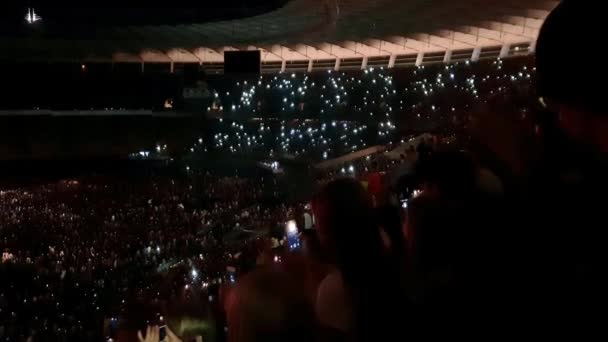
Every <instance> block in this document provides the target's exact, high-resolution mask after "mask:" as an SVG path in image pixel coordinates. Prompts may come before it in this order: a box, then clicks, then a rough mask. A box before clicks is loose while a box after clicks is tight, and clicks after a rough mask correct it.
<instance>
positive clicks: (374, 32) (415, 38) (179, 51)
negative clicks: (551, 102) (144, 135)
mask: <svg viewBox="0 0 608 342" xmlns="http://www.w3.org/2000/svg"><path fill="white" fill-rule="evenodd" d="M558 3H559V1H557V0H374V1H370V0H293V1H291V2H289V3H288V4H287V5H286V6H285V7H283V8H281V9H278V10H276V11H274V12H270V13H267V14H264V15H260V16H256V17H252V18H247V19H240V20H231V21H222V22H214V23H207V24H194V25H177V26H169V25H162V26H144V27H127V28H112V29H100V31H99V32H98V34H97V38H96V39H95V40H78V41H73V40H62V39H44V38H27V39H23V38H18V39H6V38H2V39H0V52H1V54H0V56H2V57H0V58H4V59H11V60H15V59H17V60H37V61H58V62H59V61H64V62H82V63H89V62H102V63H106V62H107V63H110V62H111V63H142V64H145V63H168V64H171V65H173V64H174V63H200V64H203V65H208V66H210V69H213V70H216V71H218V72H221V69H222V68H221V64H223V60H224V56H223V53H224V51H226V50H261V52H262V71H263V72H277V71H289V70H308V71H310V70H313V69H348V68H351V69H355V68H359V69H360V68H365V67H367V66H385V67H394V66H400V65H407V64H416V65H420V64H425V63H431V62H434V63H436V62H451V61H458V60H477V59H480V58H486V57H488V58H489V57H492V58H496V57H507V56H511V55H517V54H527V53H530V52H533V51H534V47H535V45H536V38H537V36H538V32H539V29H540V27H541V25H542V23H543V21H544V19H545V18H546V17H547V15H548V14H549V13H550V11H551V10H552V9H553V8H554V7H555V6H557V4H558Z"/></svg>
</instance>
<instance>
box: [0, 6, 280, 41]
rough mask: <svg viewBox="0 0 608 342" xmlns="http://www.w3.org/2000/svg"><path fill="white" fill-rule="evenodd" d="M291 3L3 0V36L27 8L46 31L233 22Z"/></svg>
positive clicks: (20, 23) (19, 22)
mask: <svg viewBox="0 0 608 342" xmlns="http://www.w3.org/2000/svg"><path fill="white" fill-rule="evenodd" d="M287 1H288V0H217V1H216V0H214V1H209V0H198V1H193V0H189V1H186V0H169V1H167V3H169V4H170V5H171V7H170V6H169V5H166V6H162V7H159V6H158V5H155V4H156V3H157V2H156V1H142V0H122V1H119V0H103V1H101V0H81V1H75V0H52V1H49V0H31V1H28V0H2V1H1V4H0V22H1V24H0V25H1V26H3V30H2V31H3V33H4V34H7V33H10V31H12V30H15V32H18V31H19V30H20V29H21V28H22V26H23V25H24V22H25V20H24V18H25V14H26V11H27V8H28V6H31V7H33V8H35V10H36V12H37V13H38V14H39V15H40V16H41V17H42V18H43V22H44V25H45V28H46V29H53V30H61V29H74V28H77V27H85V26H88V27H91V26H107V25H121V26H122V25H144V24H182V23H183V24H186V23H195V22H199V23H200V22H209V21H217V20H223V19H234V18H240V17H247V16H251V15H256V14H261V13H264V12H268V11H271V10H273V9H275V8H278V7H280V6H282V5H284V4H285V3H286V2H287Z"/></svg>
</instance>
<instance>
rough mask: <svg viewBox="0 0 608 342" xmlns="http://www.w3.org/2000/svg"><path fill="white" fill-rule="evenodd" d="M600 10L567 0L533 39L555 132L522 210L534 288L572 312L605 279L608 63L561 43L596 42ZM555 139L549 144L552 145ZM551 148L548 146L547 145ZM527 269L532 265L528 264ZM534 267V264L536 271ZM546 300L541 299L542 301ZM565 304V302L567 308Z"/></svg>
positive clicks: (593, 296) (593, 300)
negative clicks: (567, 50) (570, 55)
mask: <svg viewBox="0 0 608 342" xmlns="http://www.w3.org/2000/svg"><path fill="white" fill-rule="evenodd" d="M604 20H605V11H604V9H603V8H602V7H601V5H600V3H598V2H596V1H578V0H577V1H571V0H565V1H562V3H560V5H559V6H558V7H557V8H556V9H555V10H554V11H553V12H552V13H551V14H550V15H549V17H548V18H547V20H546V21H545V23H544V25H543V27H542V28H541V31H540V35H539V38H538V43H537V48H536V50H537V52H536V53H537V56H536V60H537V67H538V77H539V93H540V95H541V96H542V101H543V103H544V104H545V105H546V107H547V108H548V109H549V110H550V111H552V112H554V113H556V114H557V127H558V129H559V131H558V132H557V133H558V134H557V137H553V138H554V139H553V140H551V141H549V142H548V144H551V145H550V146H548V148H547V153H545V154H544V155H543V160H542V161H541V163H540V166H539V167H538V169H537V170H534V171H536V172H535V173H533V175H532V178H533V182H532V184H533V186H532V189H531V191H530V192H529V193H528V194H526V195H527V197H528V199H529V200H528V201H527V202H526V203H527V209H528V210H527V214H530V215H531V216H532V215H533V216H532V217H534V218H535V219H534V220H533V221H532V222H531V224H530V228H533V229H534V230H533V231H534V232H535V235H534V239H533V241H534V243H535V245H531V246H528V251H529V253H530V255H532V256H534V258H535V260H536V263H535V264H537V265H541V267H542V268H541V269H542V270H543V271H542V275H541V276H542V278H541V279H540V280H541V281H540V282H538V286H539V288H538V292H539V293H543V294H546V293H547V289H550V292H551V293H552V294H556V295H558V296H559V297H560V298H561V300H560V302H561V304H560V305H559V306H557V305H555V303H553V302H552V298H553V297H548V298H547V297H546V301H547V302H549V303H550V304H549V305H550V306H548V307H551V308H553V307H559V309H560V310H559V311H553V312H554V313H555V312H563V311H566V313H567V316H562V317H570V316H571V315H572V314H573V313H574V312H577V314H578V312H579V310H580V311H582V312H595V311H594V310H589V309H590V308H591V307H593V306H597V307H600V306H599V305H598V296H600V294H601V293H602V292H603V288H604V285H605V281H603V280H602V279H605V276H604V275H605V268H606V263H605V260H607V259H606V257H607V255H606V247H605V244H606V236H605V233H604V232H603V230H604V229H603V227H604V226H605V224H604V223H603V222H604V221H605V208H604V207H605V206H604V204H603V203H604V201H603V200H601V198H603V197H604V196H605V195H606V193H607V191H608V181H607V179H606V174H607V172H608V113H607V112H606V99H605V87H604V86H601V85H600V84H599V83H600V82H602V81H601V80H605V79H606V78H607V77H608V70H607V69H606V68H605V67H597V66H596V65H593V64H591V63H566V58H567V57H566V56H565V54H564V53H563V51H562V50H561V47H562V43H563V42H564V41H568V40H570V39H572V40H573V41H576V43H577V45H578V46H581V47H582V46H594V45H595V44H597V42H598V41H601V40H603V39H604V36H605V33H606V32H605V31H606V30H605V29H602V28H601V23H602V22H604ZM551 147H552V149H551ZM549 152H552V153H549ZM530 273H535V272H534V271H533V270H530ZM536 273H538V272H536ZM543 305H544V304H543ZM564 309H565V310H564Z"/></svg>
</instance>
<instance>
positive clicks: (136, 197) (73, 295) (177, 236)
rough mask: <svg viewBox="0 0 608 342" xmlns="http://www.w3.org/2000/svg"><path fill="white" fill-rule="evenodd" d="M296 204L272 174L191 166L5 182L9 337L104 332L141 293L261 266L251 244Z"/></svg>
mask: <svg viewBox="0 0 608 342" xmlns="http://www.w3.org/2000/svg"><path fill="white" fill-rule="evenodd" d="M203 189H204V190H203ZM290 210H291V209H290V208H288V207H286V206H285V205H283V204H282V203H281V202H280V194H279V193H278V189H277V186H276V184H275V182H274V180H272V179H264V178H255V177H250V178H238V177H215V176H212V175H209V174H207V173H203V172H199V173H195V172H194V171H193V172H192V173H190V174H189V175H188V176H187V177H186V178H184V177H182V178H176V179H173V178H172V179H169V178H168V177H160V176H158V177H143V178H140V179H129V178H122V179H121V178H112V177H103V176H99V177H85V178H78V179H73V180H62V181H53V182H49V183H44V184H34V185H28V186H23V187H17V188H11V189H6V190H3V191H2V192H1V193H0V213H1V214H0V215H1V218H0V221H1V222H2V225H1V226H0V232H1V235H0V237H1V240H0V243H1V244H2V249H3V260H2V262H3V265H2V266H0V273H1V274H2V284H1V285H0V289H1V290H0V317H1V318H0V322H2V323H0V338H5V339H9V340H14V339H18V338H19V337H23V336H25V337H28V336H33V337H34V338H35V339H38V340H45V341H51V340H65V339H66V338H68V340H82V339H84V340H91V339H97V338H98V337H99V336H102V333H103V325H102V324H101V323H102V322H104V320H109V322H110V323H112V324H111V325H117V324H118V323H120V322H121V321H119V318H120V317H122V316H124V315H125V312H126V311H128V310H129V305H133V304H132V303H133V302H137V303H139V304H141V305H142V306H143V305H149V306H150V305H151V306H150V308H151V307H154V305H152V304H154V303H160V302H162V301H169V300H170V299H171V298H173V297H175V296H179V295H181V294H182V293H183V290H184V286H185V285H189V286H193V287H195V286H196V287H197V288H200V287H201V286H204V287H205V288H206V287H210V286H213V285H216V284H219V283H221V282H224V281H230V279H229V277H227V275H226V268H227V267H236V268H239V269H247V268H248V267H251V265H249V264H253V265H255V263H256V257H257V254H256V253H253V256H252V255H251V253H249V254H247V253H245V251H246V250H248V249H251V250H252V251H254V250H255V249H256V248H258V247H257V246H256V243H257V244H260V243H262V242H260V241H258V239H261V238H260V237H261V236H266V235H267V234H269V233H271V232H269V231H270V230H271V228H273V227H275V226H276V225H281V226H282V224H283V222H284V221H285V218H286V217H287V216H288V215H289V211H290ZM275 235H276V234H275ZM235 255H238V257H235ZM241 255H242V257H240V256H241ZM239 257H240V258H239ZM168 279H170V280H168ZM148 309H149V308H148V307H146V310H148ZM146 310H143V311H146ZM151 310H156V309H151ZM138 311H139V310H136V311H135V316H136V317H138V316H137V312H138ZM144 317H147V319H146V320H150V319H151V318H150V317H151V316H146V314H144ZM139 323H140V324H141V320H140V322H139ZM115 329H116V327H115ZM107 330H108V327H106V333H108V334H109V331H107Z"/></svg>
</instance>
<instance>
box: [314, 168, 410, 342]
mask: <svg viewBox="0 0 608 342" xmlns="http://www.w3.org/2000/svg"><path fill="white" fill-rule="evenodd" d="M313 211H314V214H315V218H316V221H317V229H318V236H319V242H320V245H321V248H322V250H323V253H324V255H325V256H326V257H327V258H328V261H329V263H330V264H331V270H330V271H329V273H328V275H327V276H326V277H325V279H323V281H322V282H321V284H320V285H319V288H318V291H317V301H316V313H317V317H318V319H319V321H320V323H321V324H322V326H323V328H325V333H326V334H328V335H329V336H331V339H334V340H335V339H345V340H357V341H359V340H375V339H377V340H383V339H384V338H389V337H390V338H395V336H396V335H395V334H397V333H398V331H399V330H400V329H397V328H401V326H400V324H399V323H397V321H399V322H401V324H402V323H403V320H404V316H405V315H403V314H399V313H403V312H404V311H405V312H406V313H407V308H406V307H404V306H403V301H402V300H401V299H400V298H402V289H401V287H400V282H399V275H398V274H399V270H397V269H394V268H392V267H391V263H390V260H389V258H388V257H387V256H386V254H385V250H384V247H383V243H382V239H381V236H380V230H379V227H378V224H377V222H376V220H375V216H374V211H373V208H372V203H371V199H370V197H369V195H368V193H367V192H366V191H365V189H364V188H363V186H362V185H361V184H360V183H358V182H357V181H355V180H353V179H339V180H336V181H333V182H331V183H329V184H328V185H326V186H325V187H324V188H323V189H322V190H321V192H320V193H318V194H317V196H316V197H315V199H314V200H313ZM397 336H398V335H397Z"/></svg>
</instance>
